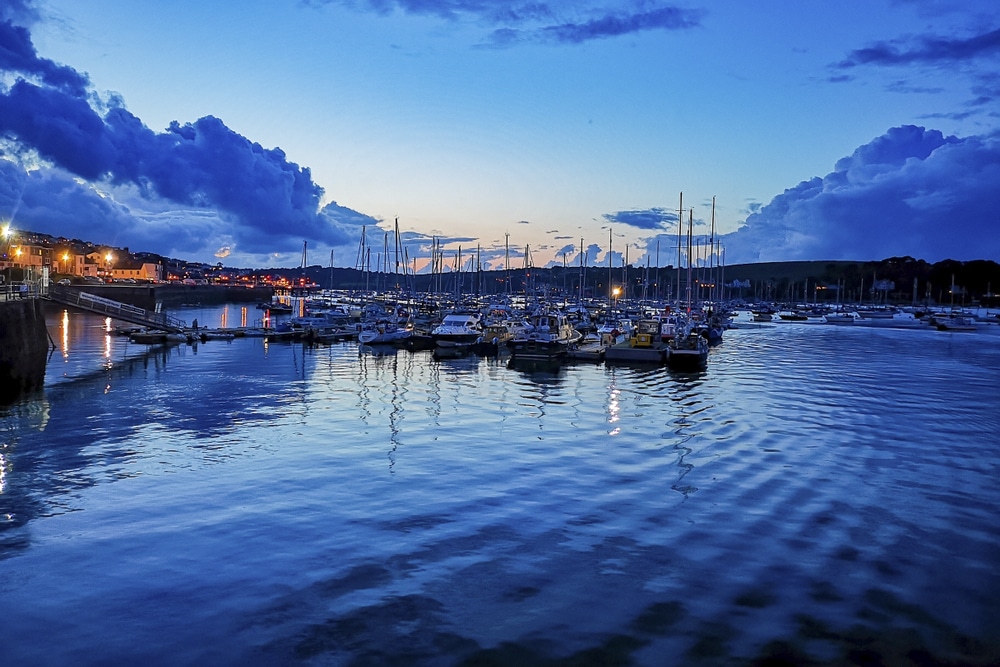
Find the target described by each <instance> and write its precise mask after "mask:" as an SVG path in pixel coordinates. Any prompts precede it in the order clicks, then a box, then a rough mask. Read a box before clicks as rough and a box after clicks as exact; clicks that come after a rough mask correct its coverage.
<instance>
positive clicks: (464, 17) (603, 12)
mask: <svg viewBox="0 0 1000 667" xmlns="http://www.w3.org/2000/svg"><path fill="white" fill-rule="evenodd" d="M307 4H310V5H313V6H321V5H340V6H344V7H348V8H350V9H353V10H356V11H368V12H373V13H376V14H380V15H386V14H391V13H392V12H394V11H399V12H402V13H406V14H414V15H421V16H432V17H435V18H438V19H442V20H445V21H472V22H476V23H479V24H482V25H486V26H493V27H494V28H493V30H492V31H491V32H490V33H489V34H488V35H487V36H486V38H485V39H484V42H483V45H484V46H489V47H492V48H503V47H508V46H512V45H514V44H517V43H525V42H531V43H563V44H565V43H569V44H578V43H581V42H587V41H591V40H595V39H605V38H609V37H618V36H621V35H628V34H632V33H639V32H646V31H651V30H685V29H688V28H694V27H697V26H698V25H700V22H701V19H702V16H703V14H704V12H702V11H700V10H694V9H682V8H680V7H676V6H673V5H664V4H661V3H655V2H649V3H636V5H637V6H633V7H628V8H614V9H609V8H605V7H602V6H593V3H592V2H587V1H586V0H584V1H583V2H565V1H560V0H553V1H552V2H515V3H508V2H497V1H490V0H307ZM569 17H571V18H569Z"/></svg>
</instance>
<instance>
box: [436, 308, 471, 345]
mask: <svg viewBox="0 0 1000 667" xmlns="http://www.w3.org/2000/svg"><path fill="white" fill-rule="evenodd" d="M482 336H483V322H482V318H481V317H480V315H479V313H476V312H472V311H455V312H452V313H449V314H447V315H445V316H444V318H443V319H442V320H441V323H440V324H439V325H437V326H436V327H434V328H433V329H432V330H431V338H432V339H433V341H434V345H435V346H436V347H437V348H440V349H448V348H465V349H468V348H469V347H471V346H472V345H473V344H474V343H476V342H477V341H478V340H480V339H481V338H482Z"/></svg>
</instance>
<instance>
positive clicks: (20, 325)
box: [0, 299, 49, 404]
mask: <svg viewBox="0 0 1000 667" xmlns="http://www.w3.org/2000/svg"><path fill="white" fill-rule="evenodd" d="M48 351H49V334H48V330H47V329H46V328H45V314H44V313H43V312H42V303H41V301H40V300H39V299H21V300H16V301H0V403H4V404H6V403H12V402H13V401H15V400H17V399H18V398H19V397H20V396H22V395H23V394H27V393H31V392H34V391H38V390H40V389H41V388H42V386H43V384H44V383H45V362H46V360H47V357H48Z"/></svg>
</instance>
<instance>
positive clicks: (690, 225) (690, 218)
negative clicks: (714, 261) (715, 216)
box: [687, 209, 694, 315]
mask: <svg viewBox="0 0 1000 667" xmlns="http://www.w3.org/2000/svg"><path fill="white" fill-rule="evenodd" d="M693 227H694V209H691V211H690V213H689V214H688V247H687V251H688V252H687V255H688V265H687V312H688V315H690V314H691V230H692V228H693Z"/></svg>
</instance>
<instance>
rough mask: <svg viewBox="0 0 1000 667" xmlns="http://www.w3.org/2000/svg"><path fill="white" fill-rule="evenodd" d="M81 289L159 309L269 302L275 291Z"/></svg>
mask: <svg viewBox="0 0 1000 667" xmlns="http://www.w3.org/2000/svg"><path fill="white" fill-rule="evenodd" d="M77 287H78V289H80V290H81V291H83V292H87V293H89V294H93V295H94V296H99V297H103V298H105V299H112V300H114V301H118V302H120V303H127V304H129V305H130V306H135V307H136V308H142V309H144V310H155V308H156V304H157V303H161V304H163V305H164V306H165V307H168V308H169V307H170V306H184V305H201V304H205V305H213V304H220V303H259V302H262V301H264V302H269V301H270V300H271V297H272V296H273V295H274V289H273V288H271V287H242V286H229V285H177V284H170V285H123V284H120V283H115V284H111V285H78V286H77Z"/></svg>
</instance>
